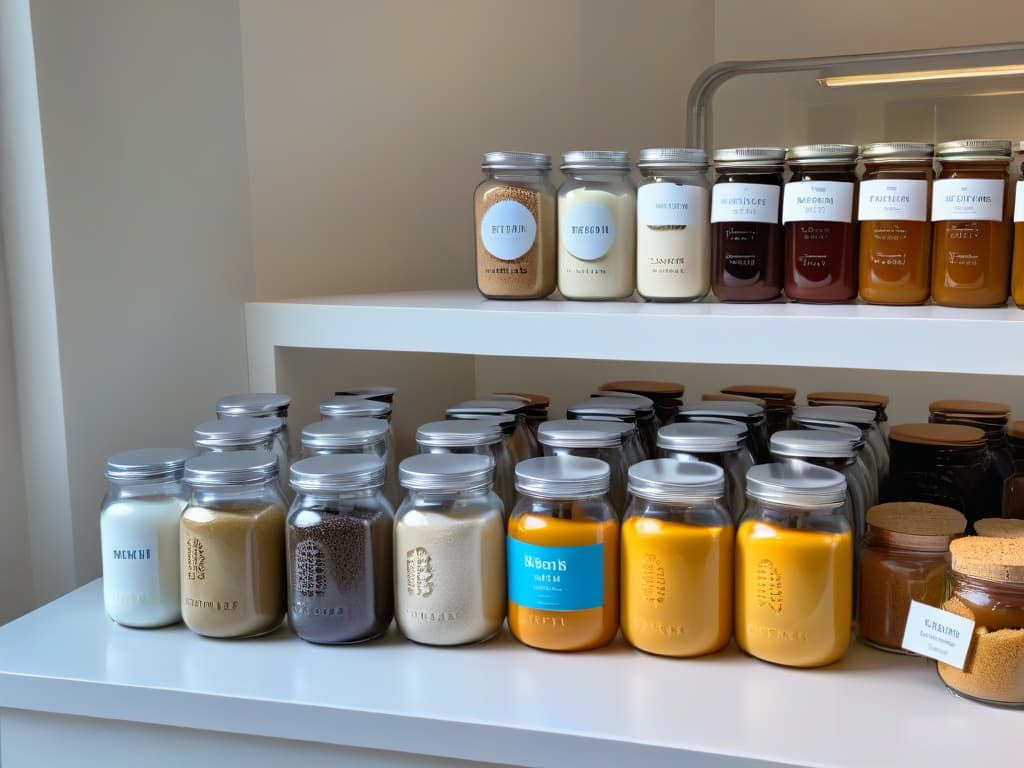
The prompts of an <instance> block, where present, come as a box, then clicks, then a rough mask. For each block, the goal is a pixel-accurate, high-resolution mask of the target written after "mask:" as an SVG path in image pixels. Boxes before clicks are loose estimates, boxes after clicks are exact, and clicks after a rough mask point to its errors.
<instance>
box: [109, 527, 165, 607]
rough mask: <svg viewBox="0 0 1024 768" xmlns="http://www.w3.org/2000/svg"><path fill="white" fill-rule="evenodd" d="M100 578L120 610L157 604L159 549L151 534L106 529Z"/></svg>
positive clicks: (154, 537) (139, 531) (136, 529)
mask: <svg viewBox="0 0 1024 768" xmlns="http://www.w3.org/2000/svg"><path fill="white" fill-rule="evenodd" d="M104 534H105V535H104V539H103V546H104V547H105V548H106V552H105V555H106V556H105V557H104V558H103V578H104V580H105V581H106V582H107V583H106V584H105V589H106V592H107V594H108V596H109V597H110V598H111V599H113V600H114V602H116V603H117V607H118V608H121V609H128V608H134V607H136V606H137V605H140V604H146V603H156V602H158V601H159V600H160V560H159V555H160V547H159V540H158V539H157V536H156V533H155V532H149V531H142V530H140V529H139V528H138V527H136V526H131V527H128V526H125V527H124V529H122V528H121V527H119V526H114V525H108V526H107V528H106V530H105V531H104Z"/></svg>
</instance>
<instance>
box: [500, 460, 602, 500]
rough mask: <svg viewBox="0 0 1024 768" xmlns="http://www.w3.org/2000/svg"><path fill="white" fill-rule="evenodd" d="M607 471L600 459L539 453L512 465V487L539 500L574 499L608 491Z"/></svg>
mask: <svg viewBox="0 0 1024 768" xmlns="http://www.w3.org/2000/svg"><path fill="white" fill-rule="evenodd" d="M610 476H611V471H610V469H609V468H608V464H606V463H605V462H603V461H601V460H600V459H590V458H585V457H583V456H542V457H540V458H537V459H526V460H525V461H521V462H519V463H518V464H517V465H516V490H517V491H519V492H520V493H526V494H529V495H530V496H538V497H540V498H543V499H575V498H581V497H584V496H598V495H601V494H604V493H607V492H608V483H609V478H610Z"/></svg>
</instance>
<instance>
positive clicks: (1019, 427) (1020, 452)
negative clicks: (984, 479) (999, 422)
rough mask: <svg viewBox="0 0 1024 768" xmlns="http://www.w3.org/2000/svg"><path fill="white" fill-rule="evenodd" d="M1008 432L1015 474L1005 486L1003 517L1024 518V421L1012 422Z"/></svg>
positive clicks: (1007, 429)
mask: <svg viewBox="0 0 1024 768" xmlns="http://www.w3.org/2000/svg"><path fill="white" fill-rule="evenodd" d="M1006 433H1007V436H1008V439H1009V442H1010V452H1011V453H1012V454H1013V474H1012V475H1010V477H1009V479H1008V480H1007V481H1006V485H1005V486H1004V488H1003V517H1012V518H1015V519H1018V520H1024V421H1014V422H1011V423H1010V424H1009V425H1008V426H1007V428H1006Z"/></svg>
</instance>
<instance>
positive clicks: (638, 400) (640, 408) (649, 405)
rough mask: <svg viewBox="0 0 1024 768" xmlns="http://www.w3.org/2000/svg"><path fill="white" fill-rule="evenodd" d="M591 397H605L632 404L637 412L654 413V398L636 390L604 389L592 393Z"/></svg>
mask: <svg viewBox="0 0 1024 768" xmlns="http://www.w3.org/2000/svg"><path fill="white" fill-rule="evenodd" d="M590 397H591V399H604V400H614V401H615V402H616V404H622V405H626V404H627V402H626V401H628V404H631V405H632V407H633V410H634V411H636V412H637V413H643V414H646V413H648V412H650V413H654V400H652V399H651V398H649V397H645V396H644V395H638V394H636V393H635V392H619V391H618V390H614V389H602V390H599V391H597V392H595V393H594V394H592V395H591V396H590Z"/></svg>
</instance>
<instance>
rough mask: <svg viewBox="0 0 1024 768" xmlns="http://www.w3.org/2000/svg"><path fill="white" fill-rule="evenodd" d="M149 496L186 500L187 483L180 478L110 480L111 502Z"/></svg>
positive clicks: (108, 495) (109, 497) (109, 498)
mask: <svg viewBox="0 0 1024 768" xmlns="http://www.w3.org/2000/svg"><path fill="white" fill-rule="evenodd" d="M147 496H177V497H179V498H182V499H184V498H186V497H187V496H188V491H187V490H186V489H185V483H184V481H183V480H182V479H181V478H180V477H177V478H165V479H159V480H110V479H108V482H107V499H108V500H109V501H117V500H120V499H137V498H144V497H147Z"/></svg>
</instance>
